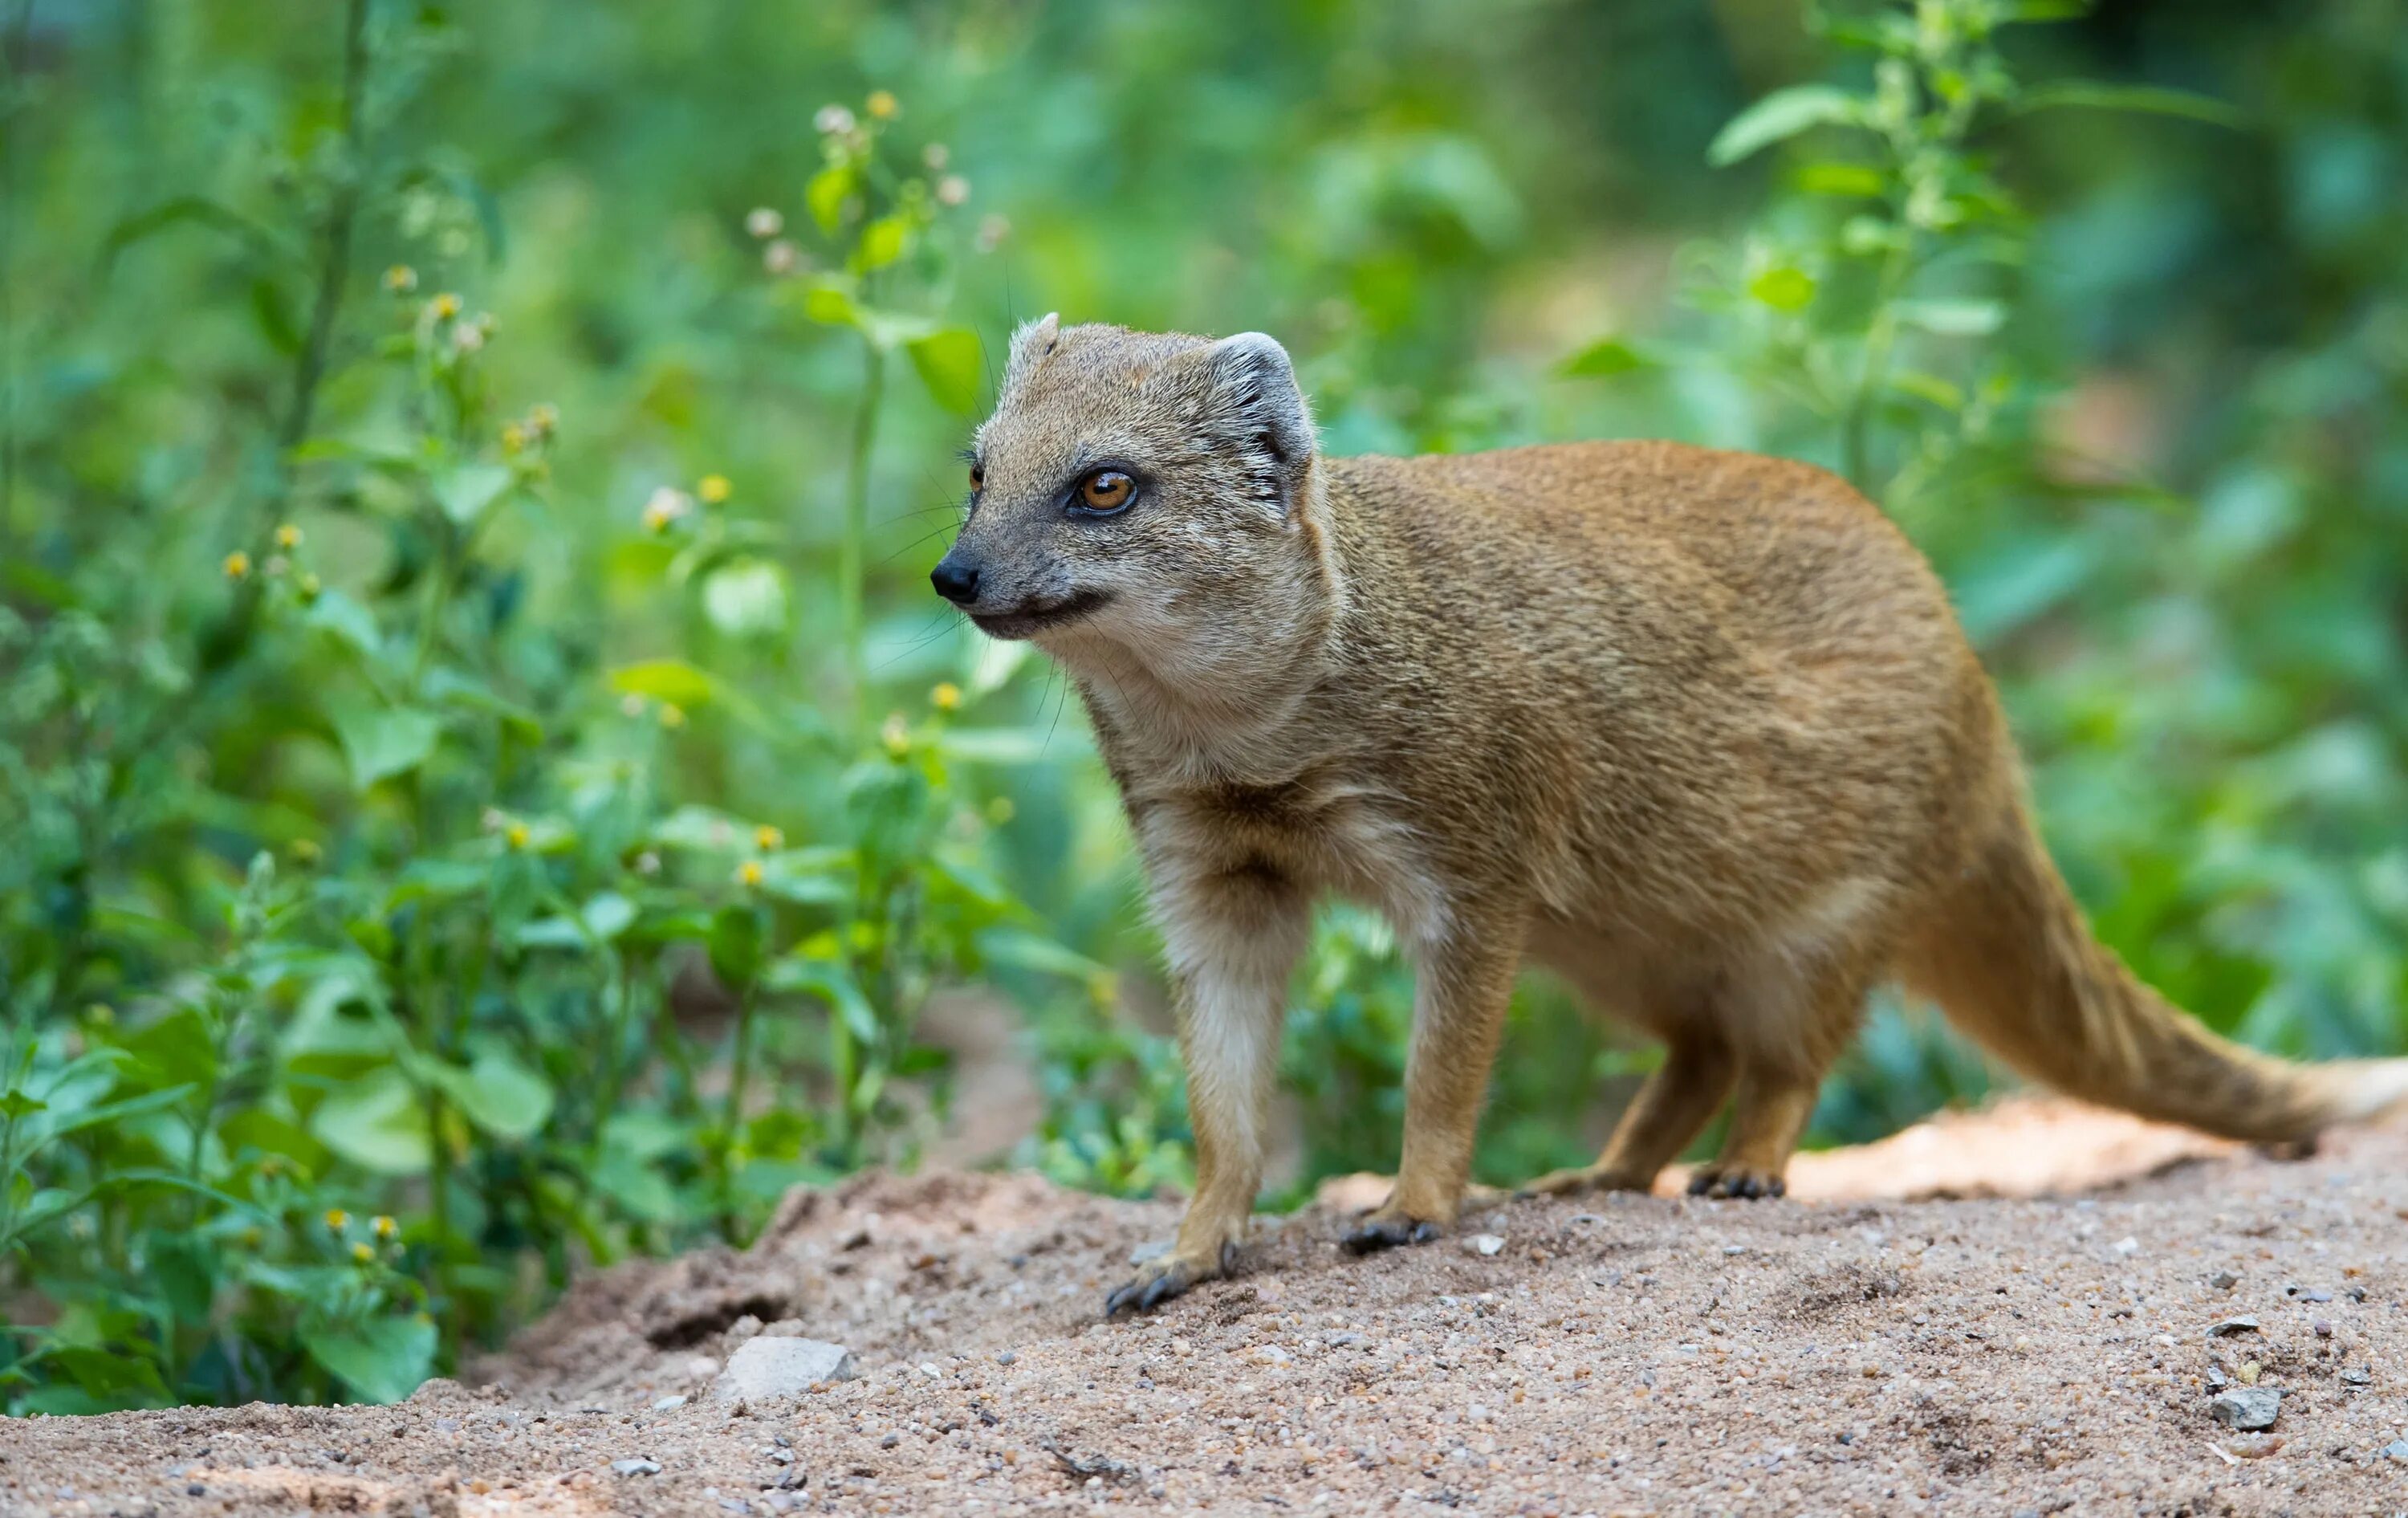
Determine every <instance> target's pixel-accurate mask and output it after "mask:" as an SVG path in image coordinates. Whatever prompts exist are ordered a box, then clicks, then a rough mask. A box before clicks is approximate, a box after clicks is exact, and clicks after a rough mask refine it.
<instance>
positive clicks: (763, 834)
mask: <svg viewBox="0 0 2408 1518" xmlns="http://www.w3.org/2000/svg"><path fill="white" fill-rule="evenodd" d="M785 846H786V835H785V834H783V833H781V832H780V831H779V830H778V829H777V828H774V827H771V826H770V825H769V824H768V823H762V824H761V825H760V826H758V827H756V828H754V829H753V847H754V848H756V849H759V850H761V851H762V852H765V853H766V852H768V851H769V850H771V849H782V848H784V847H785Z"/></svg>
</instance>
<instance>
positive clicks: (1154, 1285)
mask: <svg viewBox="0 0 2408 1518" xmlns="http://www.w3.org/2000/svg"><path fill="white" fill-rule="evenodd" d="M1237 1257H1238V1246H1237V1245H1235V1244H1224V1245H1222V1246H1221V1258H1220V1259H1219V1261H1218V1262H1214V1261H1211V1260H1202V1261H1198V1260H1194V1259H1190V1258H1188V1257H1187V1256H1186V1255H1183V1254H1176V1253H1173V1254H1164V1255H1160V1256H1158V1257H1156V1258H1154V1259H1152V1260H1148V1261H1147V1262H1146V1263H1145V1265H1144V1267H1142V1268H1141V1269H1140V1270H1139V1271H1138V1273H1137V1274H1136V1275H1135V1276H1134V1277H1132V1278H1130V1279H1129V1280H1128V1281H1126V1282H1123V1283H1121V1284H1120V1285H1119V1286H1117V1287H1115V1288H1113V1290H1112V1293H1111V1296H1106V1297H1105V1298H1104V1316H1105V1317H1107V1318H1110V1317H1115V1316H1118V1315H1119V1313H1120V1311H1121V1310H1123V1309H1124V1308H1131V1309H1135V1310H1137V1311H1140V1312H1151V1311H1153V1310H1154V1309H1155V1308H1157V1307H1160V1306H1161V1305H1162V1304H1163V1303H1165V1302H1168V1301H1169V1300H1170V1299H1171V1298H1172V1297H1174V1296H1180V1295H1181V1294H1182V1293H1183V1292H1185V1291H1186V1290H1187V1289H1188V1288H1189V1287H1190V1286H1193V1285H1195V1284H1196V1283H1197V1282H1202V1281H1210V1280H1211V1279H1212V1278H1213V1277H1215V1276H1224V1275H1227V1274H1228V1273H1229V1268H1230V1267H1231V1266H1232V1265H1233V1264H1235V1263H1236V1261H1237Z"/></svg>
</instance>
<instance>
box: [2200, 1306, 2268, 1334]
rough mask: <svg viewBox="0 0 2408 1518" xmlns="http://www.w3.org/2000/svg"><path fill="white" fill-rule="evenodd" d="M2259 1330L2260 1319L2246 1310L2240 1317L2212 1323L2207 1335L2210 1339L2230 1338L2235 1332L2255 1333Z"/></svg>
mask: <svg viewBox="0 0 2408 1518" xmlns="http://www.w3.org/2000/svg"><path fill="white" fill-rule="evenodd" d="M2256 1332H2257V1319H2256V1318H2255V1317H2252V1316H2251V1315H2249V1314H2248V1313H2245V1312H2244V1313H2243V1314H2242V1315H2241V1316H2240V1317H2237V1318H2227V1319H2225V1320H2224V1321H2223V1322H2222V1323H2218V1324H2212V1325H2209V1327H2208V1330H2207V1337H2208V1338H2210V1339H2229V1338H2230V1337H2231V1336H2232V1335H2234V1334H2254V1333H2256Z"/></svg>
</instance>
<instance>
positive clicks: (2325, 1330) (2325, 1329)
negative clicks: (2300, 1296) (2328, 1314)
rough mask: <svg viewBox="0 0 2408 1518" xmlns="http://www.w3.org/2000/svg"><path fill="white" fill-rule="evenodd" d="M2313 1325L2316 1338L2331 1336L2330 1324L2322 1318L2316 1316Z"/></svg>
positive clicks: (2328, 1337)
mask: <svg viewBox="0 0 2408 1518" xmlns="http://www.w3.org/2000/svg"><path fill="white" fill-rule="evenodd" d="M2314 1326H2315V1333H2316V1337H2317V1338H2318V1339H2330V1338H2331V1337H2332V1325H2331V1324H2329V1323H2327V1322H2325V1320H2324V1319H2322V1318H2318V1319H2317V1320H2316V1321H2315V1325H2314Z"/></svg>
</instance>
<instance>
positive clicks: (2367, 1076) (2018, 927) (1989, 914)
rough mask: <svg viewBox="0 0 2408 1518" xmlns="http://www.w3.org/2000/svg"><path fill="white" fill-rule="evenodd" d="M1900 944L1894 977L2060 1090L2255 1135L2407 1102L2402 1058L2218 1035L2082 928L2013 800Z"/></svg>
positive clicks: (2272, 1139)
mask: <svg viewBox="0 0 2408 1518" xmlns="http://www.w3.org/2000/svg"><path fill="white" fill-rule="evenodd" d="M2006 823H2007V825H2005V826H2004V827H2002V828H2001V829H2000V832H1999V834H1998V836H1997V838H1995V840H1994V841H1993V842H1992V844H1991V845H1990V847H1989V848H1988V849H1987V850H1986V851H1985V853H1984V854H1983V855H1982V857H1981V858H1980V859H1979V860H1978V861H1977V862H1976V863H1975V864H1974V865H1973V866H1971V867H1970V868H1969V869H1968V870H1967V871H1966V872H1965V873H1964V875H1963V876H1962V877H1960V878H1959V880H1958V881H1957V882H1956V884H1955V885H1954V887H1953V888H1951V889H1948V890H1945V891H1943V892H1942V894H1941V895H1940V898H1939V900H1938V901H1937V902H1936V903H1935V908H1934V910H1933V911H1932V912H1931V913H1930V915H1929V916H1928V918H1927V919H1926V921H1925V923H1924V924H1923V926H1922V927H1921V929H1920V931H1919V932H1918V933H1917V934H1916V936H1915V937H1914V938H1913V939H1912V941H1911V942H1910V943H1909V945H1908V946H1907V949H1906V952H1905V954H1904V955H1903V957H1902V960H1901V963H1900V965H1899V973H1900V975H1901V977H1902V978H1903V979H1904V980H1905V981H1906V983H1907V985H1908V987H1909V988H1910V989H1912V990H1914V991H1915V992H1916V993H1918V994H1920V995H1927V996H1929V997H1930V998H1931V999H1932V1000H1934V1001H1937V1002H1938V1003H1940V1005H1941V1007H1942V1009H1943V1010H1946V1012H1947V1014H1948V1018H1949V1021H1950V1022H1952V1023H1954V1024H1957V1027H1959V1028H1961V1029H1963V1030H1964V1032H1965V1033H1966V1034H1968V1035H1969V1036H1971V1038H1974V1039H1976V1040H1978V1041H1979V1042H1980V1043H1981V1044H1982V1045H1983V1046H1984V1047H1985V1048H1987V1049H1988V1050H1989V1051H1990V1052H1991V1053H1995V1054H1997V1055H1998V1056H1999V1057H2000V1058H2001V1059H2003V1060H2005V1061H2006V1062H2007V1063H2008V1064H2010V1065H2013V1066H2014V1067H2015V1068H2017V1069H2018V1070H2021V1071H2022V1072H2023V1073H2025V1074H2026V1075H2028V1076H2031V1077H2033V1078H2035V1079H2037V1080H2040V1081H2046V1082H2047V1083H2048V1084H2050V1085H2052V1086H2055V1087H2056V1088H2057V1089H2058V1090H2059V1091H2062V1092H2064V1093H2066V1094H2067V1095H2068V1096H2078V1097H2081V1098H2082V1099H2083V1100H2085V1101H2091V1102H2097V1103H2099V1104H2100V1106H2103V1107H2114V1108H2120V1109H2122V1110H2125V1111H2128V1112H2135V1113H2138V1114H2139V1115H2141V1116H2143V1117H2146V1118H2154V1119H2157V1120H2159V1121H2162V1122H2167V1123H2180V1124H2186V1125H2188V1126H2190V1127H2194V1128H2200V1129H2203V1130H2205V1131H2206V1132H2209V1133H2214V1134H2220V1135H2222V1136H2224V1137H2226V1138H2241V1139H2247V1140H2251V1141H2253V1142H2259V1143H2283V1142H2292V1141H2298V1140H2301V1139H2306V1138H2313V1137H2314V1136H2315V1134H2316V1132H2317V1131H2318V1130H2320V1129H2322V1128H2324V1127H2326V1126H2327V1125H2329V1124H2334V1123H2343V1122H2353V1121H2357V1120H2360V1119H2364V1118H2371V1117H2374V1116H2376V1115H2378V1114H2380V1113H2383V1112H2384V1111H2386V1110H2389V1109H2392V1108H2394V1107H2398V1106H2401V1104H2402V1103H2403V1102H2408V1059H2386V1060H2353V1061H2348V1062H2343V1063H2338V1064H2330V1065H2292V1064H2288V1063H2286V1062H2285V1061H2283V1060H2279V1059H2275V1058H2272V1057H2271V1056H2269V1055H2266V1054H2261V1053H2257V1052H2256V1051H2255V1050H2250V1049H2244V1048H2243V1047H2241V1046H2240V1045H2239V1044H2235V1043H2232V1042H2230V1041H2229V1040H2227V1039H2224V1038H2218V1037H2216V1036H2215V1035H2214V1034H2213V1033H2211V1032H2209V1031H2208V1030H2207V1029H2206V1028H2205V1027H2204V1026H2202V1025H2201V1024H2200V1023H2199V1022H2197V1021H2196V1020H2195V1019H2193V1018H2191V1017H2190V1016H2188V1015H2187V1014H2186V1013H2185V1012H2183V1011H2182V1010H2180V1009H2178V1008H2176V1007H2175V1006H2173V1004H2171V1002H2169V1001H2167V1000H2166V999H2165V998H2164V997H2163V996H2160V995H2157V993H2156V992H2154V991H2152V990H2150V989H2149V988H2148V987H2147V986H2145V985H2143V984H2142V983H2141V982H2140V981H2138V980H2136V979H2135V978H2134V977H2133V975H2132V972H2131V971H2130V970H2128V969H2127V968H2125V967H2124V964H2123V961H2121V960H2119V959H2117V958H2116V957H2115V955H2114V953H2113V952H2110V951H2108V950H2107V949H2106V948H2105V947H2103V946H2102V945H2100V943H2099V941H2098V940H2097V939H2095V938H2092V937H2091V936H2090V928H2089V925H2088V924H2085V922H2084V921H2083V919H2082V913H2081V909H2079V908H2078V907H2076V906H2075V905H2074V901H2073V897H2072V895H2071V893H2070V892H2068V891H2067V890H2066V887H2065V882H2064V881H2063V880H2061V879H2060V878H2059V877H2058V875H2057V866H2055V865H2053V864H2051V863H2050V862H2049V859H2048V855H2047V853H2046V852H2045V851H2044V850H2042V847H2041V844H2040V840H2039V838H2037V837H2036V836H2034V834H2033V832H2032V829H2031V825H2030V823H2029V821H2028V819H2027V818H2026V817H2025V816H2024V815H2023V814H2022V812H2021V811H2020V809H2018V810H2017V811H2016V812H2015V813H2014V815H2012V816H2010V817H2009V818H2007V819H2006Z"/></svg>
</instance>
